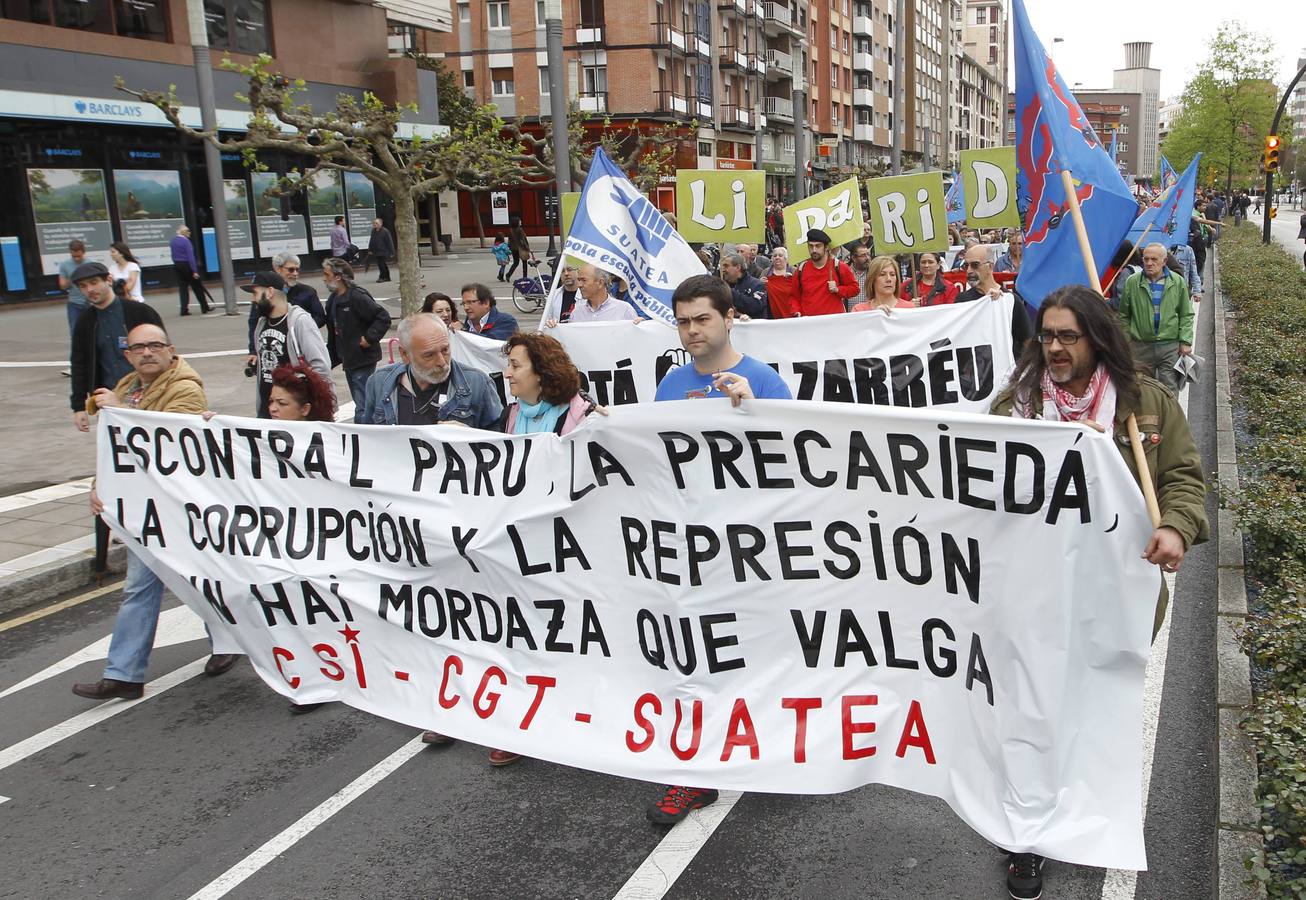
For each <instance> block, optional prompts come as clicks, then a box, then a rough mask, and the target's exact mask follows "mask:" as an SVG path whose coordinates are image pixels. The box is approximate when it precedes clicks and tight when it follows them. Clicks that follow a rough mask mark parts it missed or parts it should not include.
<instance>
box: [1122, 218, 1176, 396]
mask: <svg viewBox="0 0 1306 900" xmlns="http://www.w3.org/2000/svg"><path fill="white" fill-rule="evenodd" d="M1165 257H1166V249H1165V246H1164V245H1162V244H1148V245H1147V246H1146V247H1144V248H1143V271H1141V272H1139V273H1137V274H1136V275H1132V276H1130V278H1129V280H1128V281H1126V282H1125V289H1124V293H1122V294H1121V296H1120V322H1121V324H1122V325H1124V328H1125V331H1126V332H1127V333H1128V335H1129V343H1130V344H1131V345H1132V347H1133V349H1134V356H1135V357H1136V358H1137V359H1138V361H1139V362H1140V363H1141V364H1143V365H1144V366H1146V367H1147V369H1148V370H1149V371H1151V372H1153V373H1155V375H1156V380H1157V381H1159V382H1161V383H1162V384H1164V385H1165V386H1166V387H1168V388H1170V389H1171V390H1172V391H1174V392H1175V393H1178V392H1179V388H1180V387H1182V385H1183V376H1181V375H1180V374H1179V372H1178V371H1176V370H1175V367H1174V366H1175V363H1176V362H1178V360H1179V357H1180V356H1184V355H1187V354H1189V353H1192V352H1193V301H1192V297H1190V296H1189V294H1188V284H1187V282H1185V281H1184V277H1183V276H1182V275H1178V274H1176V273H1174V272H1172V271H1170V269H1168V268H1166V265H1165Z"/></svg>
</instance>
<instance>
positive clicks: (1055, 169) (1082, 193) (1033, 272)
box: [1012, 0, 1138, 308]
mask: <svg viewBox="0 0 1306 900" xmlns="http://www.w3.org/2000/svg"><path fill="white" fill-rule="evenodd" d="M1012 7H1013V14H1014V22H1013V29H1014V34H1015V41H1016V202H1017V204H1018V206H1019V208H1020V212H1021V215H1022V217H1023V218H1024V222H1025V261H1024V264H1023V265H1022V266H1021V268H1020V275H1019V277H1018V278H1017V280H1016V288H1017V289H1018V290H1019V291H1020V294H1021V296H1022V297H1024V299H1025V302H1026V303H1028V304H1029V305H1030V306H1031V307H1034V308H1037V307H1038V305H1039V304H1040V303H1041V302H1042V301H1043V298H1044V297H1046V296H1047V295H1048V294H1050V293H1051V292H1052V291H1054V290H1056V289H1057V288H1059V287H1062V286H1063V285H1067V284H1087V283H1088V276H1087V274H1086V272H1085V266H1084V257H1083V254H1082V253H1081V251H1080V249H1079V239H1078V236H1077V235H1076V234H1075V226H1074V222H1073V221H1072V220H1071V217H1070V210H1069V206H1068V204H1067V201H1066V195H1065V190H1064V188H1063V187H1062V184H1061V173H1062V171H1069V172H1070V173H1071V175H1072V176H1073V178H1074V183H1075V193H1076V195H1077V196H1078V197H1079V205H1080V207H1081V208H1082V209H1083V214H1084V226H1085V229H1086V230H1087V232H1088V243H1089V247H1090V250H1091V252H1092V254H1093V264H1094V265H1095V266H1096V268H1097V271H1098V274H1099V275H1100V274H1101V272H1102V270H1103V269H1104V268H1106V266H1107V265H1109V264H1110V262H1111V258H1112V257H1113V256H1114V255H1115V252H1116V250H1117V248H1118V247H1119V246H1120V241H1121V240H1122V239H1123V238H1124V236H1125V234H1126V233H1127V232H1128V231H1129V226H1130V225H1132V224H1133V221H1134V217H1135V216H1136V215H1137V213H1138V204H1137V203H1135V202H1134V198H1133V195H1132V194H1130V192H1129V188H1128V186H1126V185H1125V183H1124V179H1123V178H1121V177H1120V172H1119V171H1118V170H1117V169H1116V167H1115V164H1114V163H1112V162H1111V157H1110V156H1108V155H1107V152H1106V150H1104V149H1103V147H1102V142H1101V141H1099V140H1098V137H1097V133H1096V132H1094V131H1093V126H1092V125H1090V124H1089V122H1088V119H1087V117H1086V116H1085V115H1084V110H1083V109H1082V108H1081V107H1080V105H1079V101H1077V100H1076V99H1075V97H1074V95H1073V94H1071V93H1070V91H1069V89H1067V88H1066V83H1065V82H1064V81H1062V80H1061V76H1060V75H1058V74H1057V70H1056V66H1054V65H1053V64H1052V58H1051V57H1049V56H1048V54H1047V51H1045V50H1044V49H1043V45H1042V44H1041V43H1040V42H1039V39H1038V36H1037V35H1036V34H1034V29H1033V28H1032V27H1031V26H1030V24H1029V16H1028V15H1027V14H1026V12H1025V4H1024V3H1023V2H1022V0H1013V4H1012Z"/></svg>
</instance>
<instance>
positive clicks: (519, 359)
mask: <svg viewBox="0 0 1306 900" xmlns="http://www.w3.org/2000/svg"><path fill="white" fill-rule="evenodd" d="M503 351H504V355H505V356H507V357H508V364H507V366H506V367H505V368H504V373H503V377H504V380H505V381H507V382H508V387H509V389H510V390H511V391H512V394H513V396H514V397H515V398H516V399H515V400H514V401H513V402H512V403H510V404H509V405H508V408H507V409H505V410H504V412H503V418H502V419H501V420H500V422H499V424H500V427H501V428H502V430H503V431H504V433H506V434H538V433H541V432H546V431H551V432H553V433H554V434H557V435H563V434H568V433H569V432H571V431H572V429H574V428H576V426H578V425H580V423H581V422H583V421H585V417H586V416H588V415H589V414H590V413H592V412H594V410H595V405H594V402H593V401H592V400H590V399H589V398H588V397H586V396H585V395H584V394H582V393H581V392H580V372H578V371H577V370H576V364H575V363H573V362H572V361H571V357H570V356H568V355H567V351H566V350H564V349H563V347H562V344H560V343H558V341H557V339H556V338H552V337H549V336H548V335H547V334H527V333H525V332H521V331H519V332H517V333H516V334H514V335H513V336H512V337H510V338H508V340H507V341H505V342H504V345H503Z"/></svg>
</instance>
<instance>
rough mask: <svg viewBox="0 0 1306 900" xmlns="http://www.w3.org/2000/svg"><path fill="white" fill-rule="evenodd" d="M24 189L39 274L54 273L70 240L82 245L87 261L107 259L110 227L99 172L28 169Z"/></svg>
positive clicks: (111, 236)
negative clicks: (29, 198)
mask: <svg viewBox="0 0 1306 900" xmlns="http://www.w3.org/2000/svg"><path fill="white" fill-rule="evenodd" d="M27 188H28V190H29V191H30V192H31V195H32V219H33V221H34V224H35V225H36V240H37V244H38V246H39V248H40V251H41V273H42V274H43V275H57V274H58V272H59V263H61V262H63V261H64V260H65V259H67V258H68V242H69V241H72V240H80V241H82V242H83V243H85V244H86V251H87V255H88V256H89V257H90V258H91V259H94V260H99V261H101V262H106V261H107V260H108V251H109V244H110V243H111V242H112V241H113V226H112V225H110V224H109V201H108V197H107V196H106V194H105V190H104V171H103V170H102V169H28V170H27Z"/></svg>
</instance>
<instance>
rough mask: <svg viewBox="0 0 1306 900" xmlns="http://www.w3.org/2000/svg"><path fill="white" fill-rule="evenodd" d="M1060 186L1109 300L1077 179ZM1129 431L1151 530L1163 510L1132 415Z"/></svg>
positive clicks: (1065, 177) (1088, 265) (1087, 263)
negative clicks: (1094, 250)
mask: <svg viewBox="0 0 1306 900" xmlns="http://www.w3.org/2000/svg"><path fill="white" fill-rule="evenodd" d="M1061 186H1062V187H1063V188H1064V189H1065V192H1066V205H1067V206H1069V207H1070V218H1071V219H1072V220H1073V221H1074V223H1075V234H1076V235H1077V236H1078V237H1079V250H1080V253H1081V255H1082V256H1083V257H1084V270H1085V272H1086V274H1087V275H1088V283H1089V284H1090V285H1092V286H1093V290H1095V291H1097V292H1098V294H1100V295H1101V296H1102V299H1103V300H1104V301H1105V300H1106V294H1104V293H1103V292H1102V282H1101V280H1100V279H1099V278H1098V277H1097V263H1095V262H1094V261H1093V247H1092V245H1090V244H1089V242H1088V229H1086V228H1085V227H1084V213H1083V211H1082V210H1080V208H1079V195H1078V194H1076V193H1075V180H1074V178H1072V177H1071V175H1070V170H1069V169H1062V170H1061ZM1125 427H1126V428H1127V429H1128V430H1129V446H1130V447H1131V448H1132V449H1133V451H1134V465H1135V466H1137V467H1138V482H1139V485H1140V486H1141V487H1142V488H1143V499H1144V500H1146V501H1147V514H1148V515H1149V516H1150V517H1151V519H1152V527H1153V528H1159V527H1160V526H1161V507H1160V504H1158V503H1157V502H1156V487H1155V486H1154V485H1153V484H1152V471H1151V469H1150V468H1149V467H1148V465H1147V456H1146V455H1145V454H1144V453H1143V439H1142V436H1141V435H1140V434H1139V433H1138V420H1137V419H1136V418H1134V414H1133V413H1130V414H1129V418H1128V419H1127V420H1126V421H1125Z"/></svg>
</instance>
